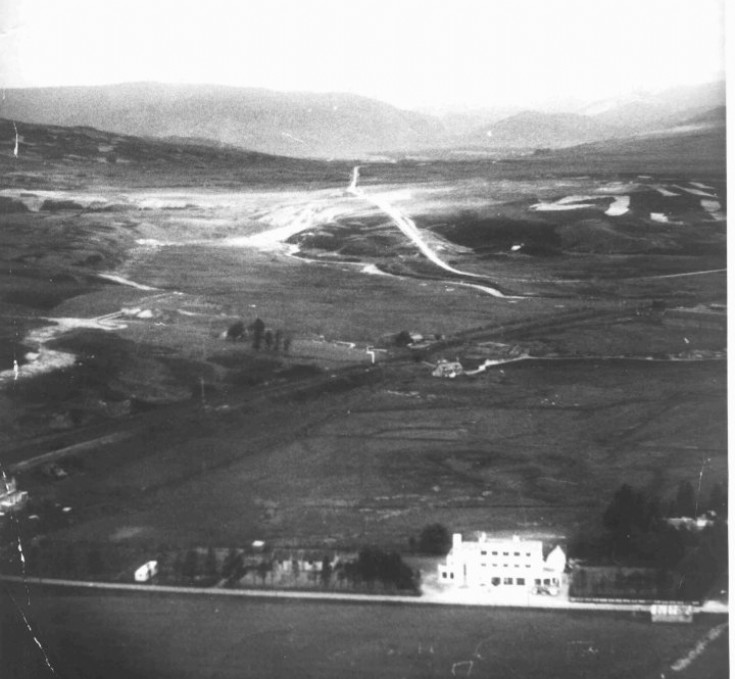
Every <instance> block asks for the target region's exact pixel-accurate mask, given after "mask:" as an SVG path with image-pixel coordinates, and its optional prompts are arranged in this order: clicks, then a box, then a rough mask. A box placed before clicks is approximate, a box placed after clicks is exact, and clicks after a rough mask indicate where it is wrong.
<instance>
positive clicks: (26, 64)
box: [0, 0, 724, 107]
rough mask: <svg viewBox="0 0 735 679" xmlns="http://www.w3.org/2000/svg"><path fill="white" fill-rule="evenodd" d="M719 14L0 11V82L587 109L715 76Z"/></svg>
mask: <svg viewBox="0 0 735 679" xmlns="http://www.w3.org/2000/svg"><path fill="white" fill-rule="evenodd" d="M723 12H724V0H356V1H351V0H0V85H2V86H4V87H19V86H36V85H79V84H100V83H111V82H124V81H137V80H157V81H165V82H206V83H222V84H228V85H243V86H257V87H268V88H272V89H281V90H318V91H347V92H356V93H359V94H364V95H367V96H371V97H376V98H378V99H382V100H384V101H388V102H390V103H393V104H397V105H399V106H403V107H419V106H439V105H444V104H449V105H454V106H459V105H467V106H471V107H479V106H488V105H489V106H492V105H508V104H516V105H532V104H533V103H535V102H543V101H548V100H550V99H555V100H557V101H563V100H568V99H582V100H594V99H599V98H605V97H608V96H613V95H618V94H623V93H628V92H631V91H636V90H651V89H663V88H666V87H670V86H673V85H677V84H690V83H697V82H705V81H708V80H713V79H716V78H718V77H722V76H723V73H724V54H723V50H724V47H723V43H724V19H723Z"/></svg>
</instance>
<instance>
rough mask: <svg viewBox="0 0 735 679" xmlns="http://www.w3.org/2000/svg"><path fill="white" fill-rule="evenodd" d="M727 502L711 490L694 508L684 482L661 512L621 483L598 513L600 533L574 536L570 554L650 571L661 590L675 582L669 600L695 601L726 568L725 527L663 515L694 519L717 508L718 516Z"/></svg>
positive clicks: (639, 492) (714, 520)
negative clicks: (705, 499) (655, 573)
mask: <svg viewBox="0 0 735 679" xmlns="http://www.w3.org/2000/svg"><path fill="white" fill-rule="evenodd" d="M726 502H727V500H726V497H725V496H724V493H723V491H722V488H721V487H719V488H717V486H713V488H712V490H711V493H710V498H709V502H707V503H705V505H704V507H697V504H698V503H697V497H696V493H695V491H694V488H693V487H692V485H691V483H689V482H687V481H684V482H682V483H680V484H679V486H678V488H677V492H676V496H675V498H674V499H673V500H672V501H671V502H670V503H669V508H668V511H667V512H665V513H664V512H662V511H661V509H660V502H659V500H658V498H656V497H654V496H648V495H647V494H646V493H645V492H644V491H642V490H637V489H635V488H633V487H632V486H630V485H628V484H623V485H622V486H620V488H618V490H616V491H615V493H614V495H613V497H612V500H611V501H610V503H609V505H608V506H607V507H606V508H605V510H604V512H603V514H602V527H603V529H604V531H603V532H602V533H601V534H597V535H594V534H593V535H589V534H588V535H585V536H578V537H577V538H576V539H575V540H574V541H572V543H571V544H570V546H569V555H570V557H574V558H581V559H585V560H587V561H588V562H594V563H598V564H601V565H609V566H614V567H615V568H618V569H620V568H649V569H653V570H654V571H657V572H658V573H659V576H658V578H659V586H660V587H663V585H662V584H661V583H664V582H666V583H672V582H673V583H674V584H673V585H671V588H672V592H673V596H676V597H678V598H684V599H697V598H700V597H701V596H703V595H704V593H705V592H706V590H707V588H708V587H709V586H710V585H711V584H712V583H713V582H714V580H715V579H716V578H717V577H718V576H719V575H720V574H721V573H722V572H723V571H724V570H725V569H726V568H727V524H726V522H725V521H723V520H719V519H717V518H716V517H715V515H712V519H711V521H710V523H709V524H708V525H706V526H704V527H698V526H695V525H692V524H689V525H681V524H677V523H676V522H672V521H671V520H669V519H668V518H667V517H666V514H668V515H669V516H673V517H675V518H684V519H686V518H693V517H694V516H695V515H696V513H697V510H699V511H702V510H704V509H707V510H711V511H713V512H714V511H717V510H716V509H715V507H717V508H719V509H720V511H722V509H723V507H724V506H726ZM616 577H617V576H616ZM636 577H637V576H636ZM667 587H669V585H667Z"/></svg>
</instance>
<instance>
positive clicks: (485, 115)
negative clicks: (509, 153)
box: [0, 82, 725, 158]
mask: <svg viewBox="0 0 735 679" xmlns="http://www.w3.org/2000/svg"><path fill="white" fill-rule="evenodd" d="M724 105H725V85H724V82H718V83H708V84H706V85H698V86H691V87H681V88H676V89H672V90H667V91H664V92H661V93H658V94H647V95H640V96H636V97H628V98H624V99H615V100H607V101H601V102H595V103H593V104H590V105H589V106H586V107H584V108H583V109H582V110H579V111H574V112H569V113H558V112H556V113H544V112H539V111H513V110H512V109H508V108H505V109H497V110H493V109H486V110H482V111H474V112H470V113H450V114H445V115H443V116H436V115H429V114H426V113H417V112H413V111H405V110H401V109H398V108H396V107H394V106H391V105H389V104H386V103H383V102H380V101H377V100H374V99H369V98H367V97H361V96H358V95H353V94H318V93H306V92H274V91H271V90H264V89H254V88H238V87H224V86H213V85H170V84H160V83H128V84H121V85H103V86H89V87H53V88H28V89H9V90H6V91H5V98H4V100H3V101H2V104H1V105H0V117H3V118H7V119H14V120H20V121H25V122H32V123H41V124H51V125H67V126H80V125H82V126H90V127H95V128H97V129H101V130H107V131H110V132H115V133H119V134H130V135H137V136H141V137H156V138H172V139H176V140H177V141H179V142H181V141H183V140H185V139H192V140H196V141H201V140H209V141H210V142H215V143H219V144H225V145H234V146H238V147H241V148H246V149H249V150H253V151H259V152H263V153H269V154H278V155H285V156H296V157H335V158H348V157H362V156H366V155H370V154H376V153H381V152H396V151H399V152H400V151H405V152H415V151H417V150H421V149H426V148H434V149H436V148H479V149H505V148H508V149H519V148H530V149H535V148H562V147H568V146H574V145H577V144H583V143H589V142H594V141H599V140H605V139H615V138H625V137H630V136H634V135H637V134H641V133H646V132H652V131H656V130H666V129H671V128H675V127H681V126H682V125H685V126H686V125H689V126H691V125H695V126H696V125H700V126H701V125H710V126H712V125H715V126H716V125H722V126H724Z"/></svg>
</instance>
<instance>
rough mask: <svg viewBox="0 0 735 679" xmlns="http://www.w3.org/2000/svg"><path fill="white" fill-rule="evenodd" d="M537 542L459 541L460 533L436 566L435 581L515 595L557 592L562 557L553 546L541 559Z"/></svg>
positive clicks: (484, 537)
mask: <svg viewBox="0 0 735 679" xmlns="http://www.w3.org/2000/svg"><path fill="white" fill-rule="evenodd" d="M543 552H544V543H543V542H542V541H541V540H521V539H520V538H519V537H518V536H515V535H514V536H513V538H512V539H495V538H488V537H487V535H486V534H485V533H479V534H478V539H477V540H473V541H467V542H465V541H463V540H462V534H461V533H455V534H454V535H453V536H452V549H451V550H450V551H449V554H447V559H446V562H445V563H442V564H439V582H440V583H441V584H447V585H455V586H457V587H473V588H474V587H487V588H488V589H492V588H502V590H503V591H508V590H509V589H511V588H512V590H513V591H516V592H526V591H537V592H540V591H546V592H549V593H554V592H555V591H558V588H559V586H560V585H561V582H562V575H563V573H564V568H565V567H566V555H565V554H564V551H563V550H562V549H561V547H559V546H556V547H554V549H553V550H551V552H550V553H549V554H548V556H547V557H546V558H545V559H544V553H543Z"/></svg>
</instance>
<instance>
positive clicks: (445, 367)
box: [431, 358, 464, 379]
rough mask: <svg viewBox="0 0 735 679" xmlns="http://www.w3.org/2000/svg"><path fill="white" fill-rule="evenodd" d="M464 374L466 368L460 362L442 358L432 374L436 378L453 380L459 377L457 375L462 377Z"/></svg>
mask: <svg viewBox="0 0 735 679" xmlns="http://www.w3.org/2000/svg"><path fill="white" fill-rule="evenodd" d="M463 372H464V368H463V367H462V364H461V363H460V362H459V361H447V360H446V359H443V358H442V359H441V360H440V361H439V362H438V363H437V364H436V367H435V368H434V370H433V371H432V372H431V374H432V375H433V376H434V377H448V378H450V379H452V378H454V377H457V375H461V374H462V373H463Z"/></svg>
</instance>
